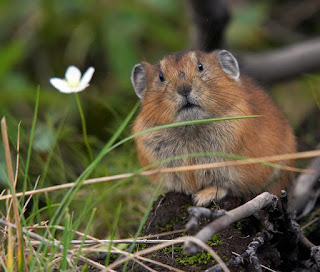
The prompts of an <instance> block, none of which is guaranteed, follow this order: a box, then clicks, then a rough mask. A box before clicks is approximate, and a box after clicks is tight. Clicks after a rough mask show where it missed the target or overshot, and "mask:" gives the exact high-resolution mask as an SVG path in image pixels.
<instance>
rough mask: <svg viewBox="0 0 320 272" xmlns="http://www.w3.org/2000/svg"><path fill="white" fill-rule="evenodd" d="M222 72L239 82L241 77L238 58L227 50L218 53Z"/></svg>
mask: <svg viewBox="0 0 320 272" xmlns="http://www.w3.org/2000/svg"><path fill="white" fill-rule="evenodd" d="M217 58H218V60H219V62H220V65H221V68H222V70H223V71H224V72H225V73H227V74H228V75H230V76H231V77H232V78H233V79H235V80H237V79H238V78H239V76H240V70H239V65H238V62H237V60H236V58H235V57H234V56H233V55H232V54H231V53H230V52H229V51H227V50H220V51H219V52H218V53H217Z"/></svg>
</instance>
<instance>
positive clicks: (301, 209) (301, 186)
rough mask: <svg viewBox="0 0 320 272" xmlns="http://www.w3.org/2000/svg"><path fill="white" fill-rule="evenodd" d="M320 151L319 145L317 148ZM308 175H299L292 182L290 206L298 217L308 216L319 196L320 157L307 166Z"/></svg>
mask: <svg viewBox="0 0 320 272" xmlns="http://www.w3.org/2000/svg"><path fill="white" fill-rule="evenodd" d="M317 149H320V144H319V145H318V146H317ZM308 169H310V170H312V171H310V172H309V173H303V174H300V175H299V177H298V178H297V179H296V180H295V181H294V182H293V190H292V192H291V199H290V206H291V207H292V209H294V210H296V211H297V214H299V217H302V216H304V215H306V214H308V213H309V212H310V211H311V210H312V209H313V208H314V205H315V203H316V201H317V198H318V196H319V194H320V186H319V179H320V157H318V158H314V159H313V160H312V161H311V163H310V164H309V167H308Z"/></svg>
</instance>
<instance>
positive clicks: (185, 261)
mask: <svg viewBox="0 0 320 272" xmlns="http://www.w3.org/2000/svg"><path fill="white" fill-rule="evenodd" d="M165 252H166V253H167V254H170V255H172V256H173V258H174V260H175V261H176V263H178V264H179V265H181V266H185V267H190V265H194V264H196V265H198V266H201V265H204V264H207V263H208V261H209V260H211V262H212V264H214V262H215V260H213V257H212V256H211V255H210V254H209V253H207V252H202V253H197V254H195V255H192V256H190V255H188V254H185V253H184V252H183V246H172V247H167V248H165Z"/></svg>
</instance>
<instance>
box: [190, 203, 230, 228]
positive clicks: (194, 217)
mask: <svg viewBox="0 0 320 272" xmlns="http://www.w3.org/2000/svg"><path fill="white" fill-rule="evenodd" d="M188 212H189V215H190V218H189V221H188V223H187V224H186V229H187V230H188V231H191V232H192V231H195V230H196V229H197V228H198V225H199V220H200V219H201V218H207V219H210V220H211V221H213V220H214V219H216V218H218V217H221V216H222V215H225V214H226V211H225V210H217V211H213V212H212V211H211V210H210V209H207V208H203V207H190V208H188Z"/></svg>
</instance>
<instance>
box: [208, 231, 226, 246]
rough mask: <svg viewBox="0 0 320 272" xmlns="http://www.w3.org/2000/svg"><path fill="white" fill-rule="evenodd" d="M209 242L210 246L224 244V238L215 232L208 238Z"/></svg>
mask: <svg viewBox="0 0 320 272" xmlns="http://www.w3.org/2000/svg"><path fill="white" fill-rule="evenodd" d="M207 244H208V245H209V246H211V247H212V246H219V245H223V240H222V239H220V238H219V234H218V233H217V234H215V235H213V236H212V238H211V239H209V240H208V242H207Z"/></svg>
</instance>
